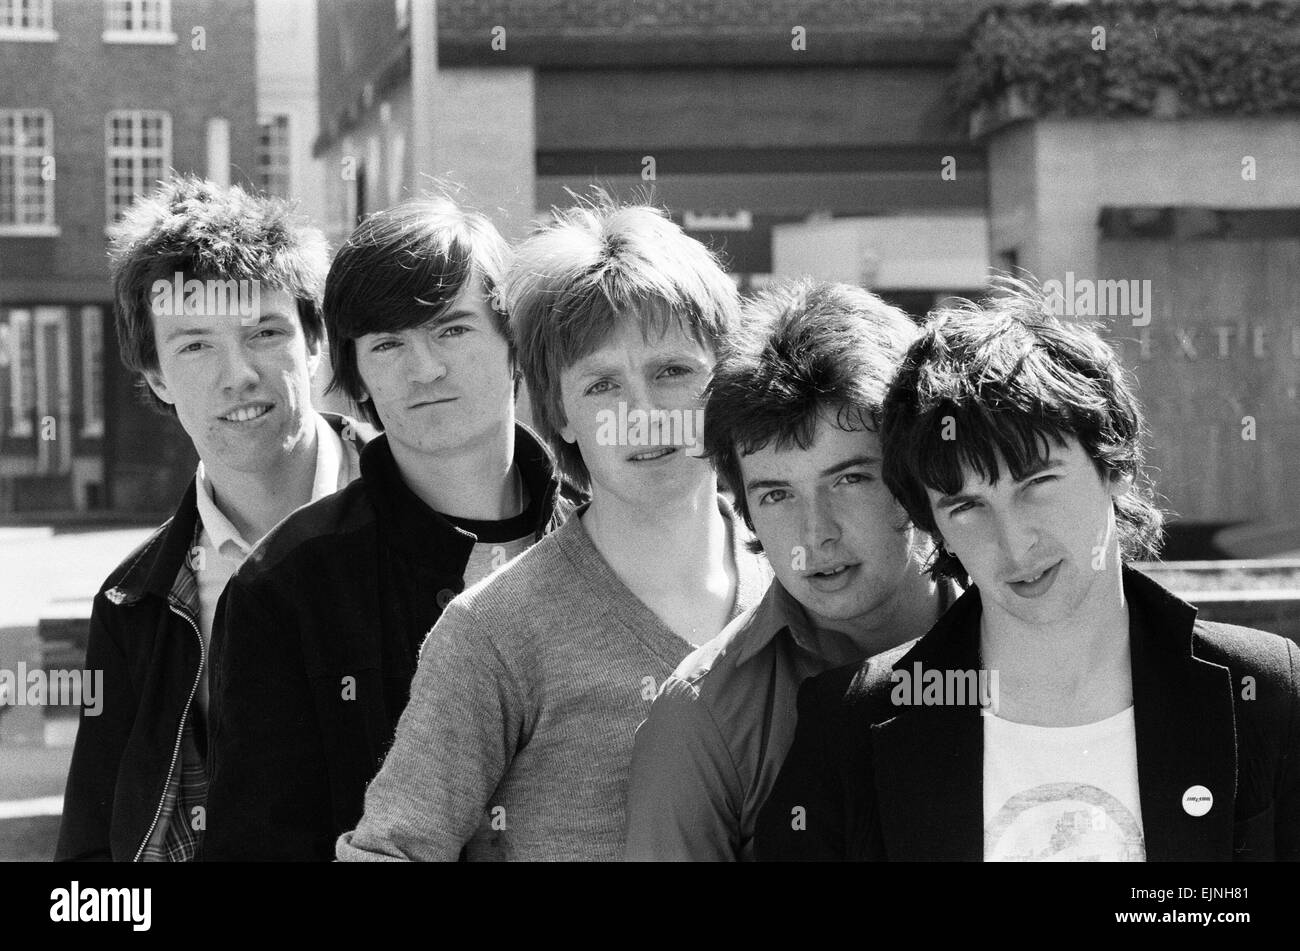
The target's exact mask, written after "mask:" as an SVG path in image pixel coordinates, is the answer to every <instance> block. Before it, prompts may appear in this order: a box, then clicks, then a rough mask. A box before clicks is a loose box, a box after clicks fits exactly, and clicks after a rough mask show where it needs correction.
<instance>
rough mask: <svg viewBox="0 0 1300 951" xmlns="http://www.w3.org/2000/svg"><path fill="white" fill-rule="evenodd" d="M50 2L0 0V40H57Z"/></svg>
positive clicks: (44, 0) (41, 0)
mask: <svg viewBox="0 0 1300 951" xmlns="http://www.w3.org/2000/svg"><path fill="white" fill-rule="evenodd" d="M58 38H59V35H58V34H57V33H55V32H54V20H53V18H52V17H51V16H50V0H0V40H36V41H45V42H49V41H52V40H57V39H58Z"/></svg>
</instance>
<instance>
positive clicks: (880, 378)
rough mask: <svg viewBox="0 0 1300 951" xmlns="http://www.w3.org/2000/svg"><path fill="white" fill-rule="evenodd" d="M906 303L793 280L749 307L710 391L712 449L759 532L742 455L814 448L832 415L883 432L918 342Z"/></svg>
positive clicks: (845, 425) (707, 414)
mask: <svg viewBox="0 0 1300 951" xmlns="http://www.w3.org/2000/svg"><path fill="white" fill-rule="evenodd" d="M918 334H919V331H918V330H917V327H916V324H914V323H913V322H912V321H911V320H909V319H908V317H907V315H906V314H904V313H903V312H902V311H901V310H899V309H898V308H897V307H891V306H890V305H889V304H886V303H885V302H884V301H883V300H881V299H880V298H879V297H877V296H876V295H875V294H872V293H870V292H869V291H866V290H863V289H862V288H860V287H853V286H852V285H849V284H828V283H820V282H816V281H812V280H800V281H786V282H783V283H781V284H777V285H775V286H773V287H770V288H768V289H767V290H765V291H764V292H762V293H761V294H759V295H758V296H757V297H755V298H754V299H753V300H751V301H749V302H747V303H746V304H745V305H744V306H743V307H742V308H741V318H740V326H739V327H738V328H737V330H736V332H735V333H734V334H733V335H732V336H731V338H730V339H729V340H728V341H727V342H726V344H725V345H724V347H723V351H722V355H721V357H720V358H719V360H718V365H717V367H715V368H714V372H713V380H712V382H710V384H709V388H708V404H707V406H706V408H705V411H704V418H705V427H704V448H705V453H706V454H707V455H708V457H709V458H710V459H711V460H712V461H713V464H714V466H715V467H716V468H717V470H718V474H719V475H720V476H721V477H722V480H723V483H724V484H725V485H726V486H727V487H728V488H730V489H731V491H732V492H733V493H734V494H735V496H736V509H737V511H739V512H740V514H741V515H742V516H743V517H744V519H745V522H746V524H748V525H749V527H750V529H751V530H752V529H753V527H754V523H753V519H752V518H751V517H750V512H749V504H748V501H747V500H746V498H745V486H744V477H743V475H742V473H741V459H742V458H743V457H744V456H747V455H749V454H750V453H752V452H757V451H759V450H760V449H763V448H764V447H766V446H767V445H769V444H771V445H774V446H775V447H776V448H778V449H786V448H789V447H791V446H797V447H798V448H799V449H801V450H806V449H808V448H810V447H811V446H812V442H813V438H814V436H815V434H816V430H817V421H818V419H819V418H820V417H821V416H822V415H823V414H825V415H827V416H828V417H829V418H831V419H833V420H834V421H835V424H836V425H838V426H839V427H840V428H841V429H844V430H847V431H854V430H871V431H875V430H877V429H878V427H879V425H880V414H881V410H882V408H883V405H884V401H885V393H886V391H887V390H888V388H889V381H890V380H891V379H892V378H893V375H894V370H895V368H896V367H897V366H898V363H899V361H900V360H902V358H903V354H904V353H906V352H907V348H908V346H909V345H910V344H911V343H912V341H913V340H915V339H916V338H917V336H918Z"/></svg>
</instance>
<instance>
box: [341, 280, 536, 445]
mask: <svg viewBox="0 0 1300 951" xmlns="http://www.w3.org/2000/svg"><path fill="white" fill-rule="evenodd" d="M356 348H357V370H358V371H359V372H360V374H361V382H362V383H363V384H364V386H365V389H366V393H367V394H368V395H369V397H370V399H371V400H372V401H373V402H374V407H375V412H376V413H378V414H379V418H380V420H381V421H382V422H383V424H384V430H385V432H387V433H388V439H389V443H390V444H391V445H392V447H393V449H394V452H396V453H399V454H400V453H401V452H402V451H404V450H405V451H407V452H412V453H420V454H426V455H427V454H434V453H445V452H448V451H452V450H456V449H460V448H464V447H468V446H474V445H480V444H482V442H483V440H484V439H485V438H487V437H488V436H490V435H491V434H493V433H498V432H500V431H501V430H502V429H503V428H504V427H506V426H509V425H511V424H512V421H513V416H512V407H513V406H514V375H513V373H512V371H511V367H510V346H509V344H508V343H507V342H506V339H505V337H503V336H502V335H501V332H500V331H499V330H498V329H497V322H496V319H495V317H494V316H493V312H492V309H491V307H490V306H489V305H488V302H487V297H486V296H485V294H484V292H483V284H482V282H481V281H480V280H477V279H475V280H473V281H469V282H467V283H466V285H465V287H464V288H462V289H461V292H460V293H459V294H458V295H457V296H456V298H455V300H454V301H452V303H451V305H450V306H449V307H447V308H446V309H445V310H444V312H443V313H441V314H440V315H439V316H437V317H435V318H434V319H432V320H427V321H425V322H424V323H423V324H420V325H419V326H418V327H412V328H410V329H408V330H397V331H392V332H390V333H373V334H365V335H364V336H362V337H359V338H358V339H357V341H356Z"/></svg>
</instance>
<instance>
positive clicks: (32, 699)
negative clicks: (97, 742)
mask: <svg viewBox="0 0 1300 951" xmlns="http://www.w3.org/2000/svg"><path fill="white" fill-rule="evenodd" d="M0 706H8V707H84V709H85V713H86V716H88V717H97V716H99V715H100V714H101V713H103V712H104V672H103V671H102V670H45V669H43V668H41V667H36V668H33V669H31V670H28V669H27V664H25V663H21V662H20V663H19V664H18V669H17V670H7V669H5V668H3V667H0Z"/></svg>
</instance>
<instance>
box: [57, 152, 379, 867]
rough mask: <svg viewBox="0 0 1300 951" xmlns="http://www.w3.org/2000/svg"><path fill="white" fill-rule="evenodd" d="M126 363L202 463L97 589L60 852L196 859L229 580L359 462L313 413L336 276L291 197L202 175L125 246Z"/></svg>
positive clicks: (351, 433)
mask: <svg viewBox="0 0 1300 951" xmlns="http://www.w3.org/2000/svg"><path fill="white" fill-rule="evenodd" d="M111 255H112V277H113V290H114V295H115V306H114V314H115V317H116V320H117V336H118V342H119V344H120V347H121V355H122V360H123V362H124V363H125V364H126V366H127V367H128V368H130V369H131V370H133V371H134V372H135V373H137V374H138V375H139V379H140V383H141V389H142V392H143V393H144V394H145V398H146V399H148V400H149V401H150V402H151V403H152V405H153V406H154V407H155V408H157V409H159V410H160V411H161V412H163V413H165V414H168V415H171V416H173V417H174V418H175V419H176V420H178V421H179V423H180V425H181V426H182V428H183V429H184V430H185V432H186V434H187V435H188V436H189V437H190V439H191V440H192V442H193V443H194V448H195V450H196V451H197V453H198V456H199V466H198V471H197V472H196V473H195V477H194V480H193V481H192V482H191V483H190V486H189V488H188V489H187V490H186V492H185V495H184V496H183V497H182V499H181V502H180V505H179V506H178V507H177V509H176V513H175V514H174V515H173V516H172V518H171V519H169V520H168V521H167V522H166V523H164V524H163V525H162V526H161V527H160V528H159V529H158V530H157V531H156V532H154V533H153V535H152V536H150V538H149V539H148V540H147V541H145V542H144V544H142V545H141V546H140V547H139V548H138V549H136V551H134V552H132V553H131V555H129V556H128V557H127V558H126V560H125V561H123V562H122V563H121V564H120V565H119V566H118V567H117V568H115V569H114V570H113V572H112V574H110V575H109V577H108V580H107V581H105V582H104V584H103V586H102V587H101V589H100V591H99V593H98V594H97V595H96V596H95V600H94V607H93V609H92V614H91V622H90V635H89V642H88V645H87V650H86V666H87V668H89V669H91V670H102V671H103V674H104V691H105V696H104V702H103V703H102V706H100V707H97V708H96V709H93V710H92V709H91V708H88V707H87V708H84V709H83V711H82V715H81V724H80V727H79V728H78V731H77V741H76V747H75V749H74V751H73V758H72V767H71V770H70V772H69V774H68V782H67V791H66V794H65V797H64V807H63V821H62V825H61V828H60V831H59V842H58V847H57V851H56V858H58V859H61V860H81V859H101V860H108V859H111V860H117V861H188V860H190V859H192V858H194V856H195V853H196V850H197V847H198V844H199V841H200V839H201V837H202V833H203V831H204V828H205V826H206V817H205V812H204V810H205V801H206V795H207V765H206V746H207V744H206V725H205V722H204V721H205V719H206V715H207V707H208V690H207V681H208V676H207V670H208V667H209V663H208V644H209V639H210V637H211V633H212V628H213V619H214V617H215V614H216V609H217V602H218V599H219V598H220V596H221V594H222V592H223V590H224V589H225V587H226V582H227V581H228V580H229V579H230V577H231V575H232V574H233V573H234V571H235V569H236V568H237V567H238V566H239V564H240V562H241V561H242V560H243V558H244V556H245V555H247V554H248V552H249V551H250V549H251V548H252V546H253V545H254V544H256V542H257V541H258V539H260V538H261V537H262V536H264V535H265V534H267V533H268V532H269V531H270V530H271V528H272V527H274V526H275V525H276V523H277V522H279V521H280V520H281V519H283V518H284V517H285V516H287V515H289V514H290V513H291V512H293V511H294V510H295V509H297V508H299V507H300V506H303V505H306V504H307V503H308V502H311V501H312V500H314V499H318V498H321V497H323V496H325V495H329V494H331V493H333V492H335V491H336V490H338V489H339V488H341V487H342V486H344V485H346V484H347V483H349V482H350V481H352V480H353V479H354V478H356V476H357V474H358V473H359V471H360V463H359V453H360V448H361V442H362V439H363V430H365V429H367V428H368V427H365V426H363V424H360V423H358V422H356V421H355V420H350V419H347V418H346V417H342V416H336V415H333V414H322V413H318V412H316V411H315V410H314V409H313V408H312V402H311V396H312V376H313V374H314V373H315V371H316V368H317V366H318V365H319V363H320V359H321V354H322V344H323V342H324V336H325V332H324V327H323V324H322V321H321V293H322V290H323V285H324V281H325V274H326V270H327V268H328V266H329V259H328V256H327V249H326V244H325V239H324V236H323V235H322V234H321V233H320V232H319V231H318V230H317V229H315V228H313V227H309V226H306V225H304V224H302V223H300V222H299V221H297V220H296V219H295V218H294V216H293V215H292V211H291V208H290V207H289V206H288V205H287V204H285V203H283V202H280V201H276V200H273V199H268V198H263V197H260V196H256V195H250V194H248V193H247V192H245V191H243V190H242V189H240V188H238V187H222V186H219V185H215V184H213V183H212V182H208V181H203V180H200V179H197V178H193V177H177V178H173V179H171V180H169V181H167V182H165V183H163V184H162V185H161V186H160V187H159V188H158V189H157V190H155V191H154V192H152V193H150V194H149V195H147V196H145V197H143V198H141V199H139V200H138V201H137V202H136V203H135V204H134V205H133V206H132V208H131V209H130V210H129V211H128V212H127V214H126V215H125V217H124V218H123V219H122V221H121V222H120V223H119V224H118V225H117V226H116V228H115V231H114V233H113V235H112V246H111Z"/></svg>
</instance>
